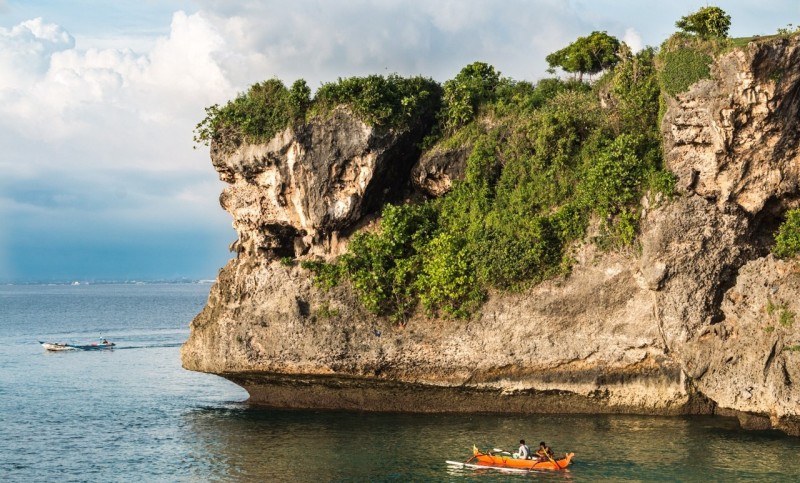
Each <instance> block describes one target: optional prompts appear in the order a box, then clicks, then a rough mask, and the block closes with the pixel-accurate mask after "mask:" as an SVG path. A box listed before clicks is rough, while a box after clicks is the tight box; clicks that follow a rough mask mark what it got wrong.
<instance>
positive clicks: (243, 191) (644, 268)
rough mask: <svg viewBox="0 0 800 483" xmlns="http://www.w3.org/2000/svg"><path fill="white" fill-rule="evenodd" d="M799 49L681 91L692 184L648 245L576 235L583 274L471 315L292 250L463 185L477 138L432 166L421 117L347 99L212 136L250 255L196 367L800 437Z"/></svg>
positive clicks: (214, 314)
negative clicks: (788, 257)
mask: <svg viewBox="0 0 800 483" xmlns="http://www.w3.org/2000/svg"><path fill="white" fill-rule="evenodd" d="M798 57H800V45H798V41H797V39H795V40H792V41H788V40H780V41H773V42H771V43H762V44H758V45H757V44H750V45H749V46H748V47H747V48H744V49H742V50H738V51H734V52H731V53H729V54H727V55H725V56H723V57H721V58H719V59H718V60H717V61H716V63H715V65H714V66H713V69H714V78H713V80H707V81H701V82H699V83H697V84H696V85H694V86H693V87H692V89H691V90H690V91H689V92H687V93H685V94H682V95H680V96H679V97H678V98H677V99H674V100H672V101H671V102H670V105H669V106H668V109H667V112H666V115H665V117H664V122H663V134H664V149H665V156H666V162H667V164H668V166H669V167H670V169H671V170H673V171H674V172H675V173H676V175H677V176H678V178H679V194H678V196H677V197H676V198H675V199H674V200H671V201H669V202H664V203H661V204H659V205H658V206H647V204H646V205H645V207H644V209H643V213H642V214H643V217H642V219H643V222H642V233H641V236H640V243H641V251H636V250H631V251H630V252H626V253H601V252H598V251H596V249H595V248H594V247H593V246H591V245H586V246H582V247H576V249H575V253H574V257H575V258H576V260H577V264H576V266H575V268H574V270H573V272H572V273H571V275H570V276H568V277H566V278H559V279H554V280H550V281H547V282H544V283H542V284H540V285H538V286H536V287H534V288H532V289H530V290H528V291H527V292H525V293H521V294H504V293H494V294H491V296H490V298H489V300H488V302H487V303H486V304H485V305H484V307H483V308H482V310H481V313H480V314H479V316H477V317H475V318H474V319H472V320H469V321H452V320H447V321H443V320H427V319H424V318H423V317H421V316H420V317H418V318H415V319H412V320H410V321H409V322H408V324H407V325H406V326H405V327H400V326H397V325H396V324H392V323H390V322H388V321H387V320H384V319H380V318H377V317H375V316H373V315H370V314H368V313H366V312H364V311H363V310H362V309H361V308H360V306H359V304H358V302H357V301H356V299H355V296H354V295H353V294H352V293H351V291H350V290H349V289H348V288H347V287H346V286H343V287H338V288H336V289H334V290H332V291H325V290H322V289H319V288H317V287H315V286H314V285H313V284H312V281H311V276H310V274H309V273H308V272H307V271H305V270H303V269H301V268H299V267H297V266H292V267H289V266H284V265H282V264H281V263H279V262H278V261H277V260H276V257H279V256H282V254H292V255H302V254H308V253H315V254H320V255H324V256H331V255H335V254H337V253H340V252H341V250H342V248H343V246H344V243H345V242H346V239H347V236H348V235H349V234H350V233H351V232H352V231H353V230H356V229H360V228H362V227H364V225H366V224H367V223H368V220H369V219H370V215H371V214H372V213H374V211H375V210H376V209H377V207H379V206H380V205H381V203H383V201H384V200H385V199H387V197H390V196H392V195H393V194H395V193H396V192H397V191H398V189H399V188H401V187H403V186H405V185H406V184H407V182H408V180H409V176H411V178H412V179H413V181H414V182H415V183H416V184H417V186H419V187H420V189H423V190H425V191H427V192H428V193H430V194H438V193H439V192H443V191H446V190H447V189H449V183H450V182H451V180H452V179H454V178H457V177H458V176H459V174H460V173H458V172H454V169H455V170H456V171H457V170H458V169H463V163H462V162H459V160H463V159H464V158H465V157H466V154H465V153H459V152H455V153H450V154H448V153H433V154H429V155H427V156H426V157H425V158H423V160H422V161H421V162H420V163H419V164H418V165H417V166H415V167H414V168H413V171H412V167H411V163H412V162H413V161H414V160H415V159H416V157H415V156H417V153H415V152H414V151H413V149H411V148H408V146H413V145H414V143H415V142H416V139H415V136H416V134H415V133H392V132H383V133H381V132H378V131H376V130H374V129H372V128H369V127H367V126H365V125H364V124H362V123H360V122H359V121H357V120H356V119H354V118H353V117H352V116H351V115H350V114H349V113H348V112H347V111H346V110H341V111H337V113H336V114H335V115H334V116H333V117H331V118H328V119H325V120H317V121H315V122H312V123H311V124H310V125H308V126H305V127H303V128H302V129H298V130H288V131H286V132H284V133H282V134H280V135H279V136H277V137H276V138H274V139H273V140H272V141H271V142H270V143H269V144H267V145H260V146H243V147H241V148H240V149H239V150H238V151H236V152H234V153H232V154H231V153H228V154H225V153H220V152H216V151H214V150H212V160H213V162H214V165H215V166H216V168H217V170H218V171H219V172H220V176H221V178H222V179H223V180H225V181H227V182H229V183H231V185H230V186H229V187H228V188H226V190H225V192H224V193H223V195H222V197H221V202H222V205H223V207H224V208H225V209H226V210H228V211H229V212H230V213H231V214H232V215H233V218H234V227H235V228H236V229H237V232H238V233H239V240H238V241H237V242H236V243H235V244H234V245H235V246H234V248H235V249H236V251H237V257H236V258H235V259H233V260H231V261H230V262H229V263H228V265H227V266H226V267H225V268H224V269H223V270H222V271H221V272H220V276H219V280H218V281H217V283H216V284H215V285H214V287H213V288H212V290H211V295H210V296H209V301H208V304H207V306H206V307H205V309H204V310H203V312H202V313H200V314H199V315H198V316H197V317H196V318H195V320H194V321H193V322H192V326H191V336H190V339H189V341H188V342H187V343H186V344H185V345H184V347H183V349H182V358H183V364H184V367H186V368H188V369H192V370H198V371H205V372H211V373H215V374H219V375H222V376H223V377H226V378H228V379H230V380H232V381H234V382H236V383H237V384H240V385H242V386H243V387H245V388H246V389H247V390H248V391H249V393H250V396H251V401H253V402H256V403H262V404H268V405H272V406H280V407H305V408H346V409H366V410H404V411H427V412H433V411H514V412H629V413H643V414H686V413H719V414H727V415H736V416H738V417H739V418H740V421H741V422H742V423H743V425H745V426H747V427H756V428H764V427H773V428H779V429H782V430H784V431H786V432H789V433H791V434H800V405H799V404H798V401H800V387H798V385H797V382H796V381H798V378H799V377H800V365H798V362H800V350H798V349H800V320H798V321H797V322H793V321H792V320H791V319H792V317H793V314H797V313H800V301H798V297H797V295H798V294H800V267H799V266H798V264H797V263H796V262H794V261H778V260H775V259H773V258H772V256H771V255H769V250H768V249H769V244H770V242H771V233H772V232H773V231H774V229H775V227H776V226H777V224H778V223H779V221H780V217H781V215H782V213H783V212H784V211H785V210H786V209H788V208H791V207H796V206H797V204H798V203H797V200H798V194H800V190H799V189H798V182H800V176H798V169H800V168H798V166H800V158H799V156H800V154H798V142H799V141H800V140H799V139H798V124H797V122H798V121H797V120H798V116H799V115H800V71H799V70H798V68H797V66H798V65H800V63H799V62H798V61H800V58H798ZM448 166H454V167H455V168H453V169H451V168H448ZM459 166H460V167H459ZM409 173H413V174H412V175H410V174H409Z"/></svg>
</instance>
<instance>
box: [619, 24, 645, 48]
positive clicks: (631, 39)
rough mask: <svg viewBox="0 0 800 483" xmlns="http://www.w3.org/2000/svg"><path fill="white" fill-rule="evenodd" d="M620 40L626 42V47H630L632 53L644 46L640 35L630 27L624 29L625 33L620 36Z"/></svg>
mask: <svg viewBox="0 0 800 483" xmlns="http://www.w3.org/2000/svg"><path fill="white" fill-rule="evenodd" d="M622 41H623V42H625V43H626V44H628V47H630V48H631V51H633V52H634V53H636V52H639V51H640V50H642V48H643V47H644V45H643V44H642V36H641V35H639V32H637V31H636V29H634V28H632V27H630V28H627V29H625V35H624V36H623V37H622Z"/></svg>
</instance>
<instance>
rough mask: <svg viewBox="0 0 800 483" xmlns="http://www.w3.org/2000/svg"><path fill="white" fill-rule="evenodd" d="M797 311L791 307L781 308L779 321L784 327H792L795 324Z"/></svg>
mask: <svg viewBox="0 0 800 483" xmlns="http://www.w3.org/2000/svg"><path fill="white" fill-rule="evenodd" d="M794 318H795V313H794V312H793V311H791V310H789V309H783V310H781V315H780V317H779V318H778V321H779V322H780V324H781V325H782V326H783V327H786V328H790V327H791V326H792V325H793V324H794Z"/></svg>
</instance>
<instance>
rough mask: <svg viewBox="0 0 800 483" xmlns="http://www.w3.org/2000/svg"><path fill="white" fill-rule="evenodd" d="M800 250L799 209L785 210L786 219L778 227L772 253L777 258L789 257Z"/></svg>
mask: <svg viewBox="0 0 800 483" xmlns="http://www.w3.org/2000/svg"><path fill="white" fill-rule="evenodd" d="M798 252H800V209H798V210H789V211H787V212H786V220H785V221H784V222H783V223H782V224H781V226H780V227H779V228H778V234H777V235H776V236H775V247H774V248H773V249H772V253H773V254H774V255H775V256H776V257H778V258H791V257H794V256H795V255H797V253H798Z"/></svg>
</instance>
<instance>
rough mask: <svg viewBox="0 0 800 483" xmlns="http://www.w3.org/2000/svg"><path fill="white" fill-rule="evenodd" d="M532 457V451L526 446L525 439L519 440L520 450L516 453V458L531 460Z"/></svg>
mask: <svg viewBox="0 0 800 483" xmlns="http://www.w3.org/2000/svg"><path fill="white" fill-rule="evenodd" d="M530 457H531V449H530V448H529V447H528V445H527V444H525V440H524V439H521V440H519V449H518V450H517V452H516V453H514V458H516V459H521V460H527V459H530Z"/></svg>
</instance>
